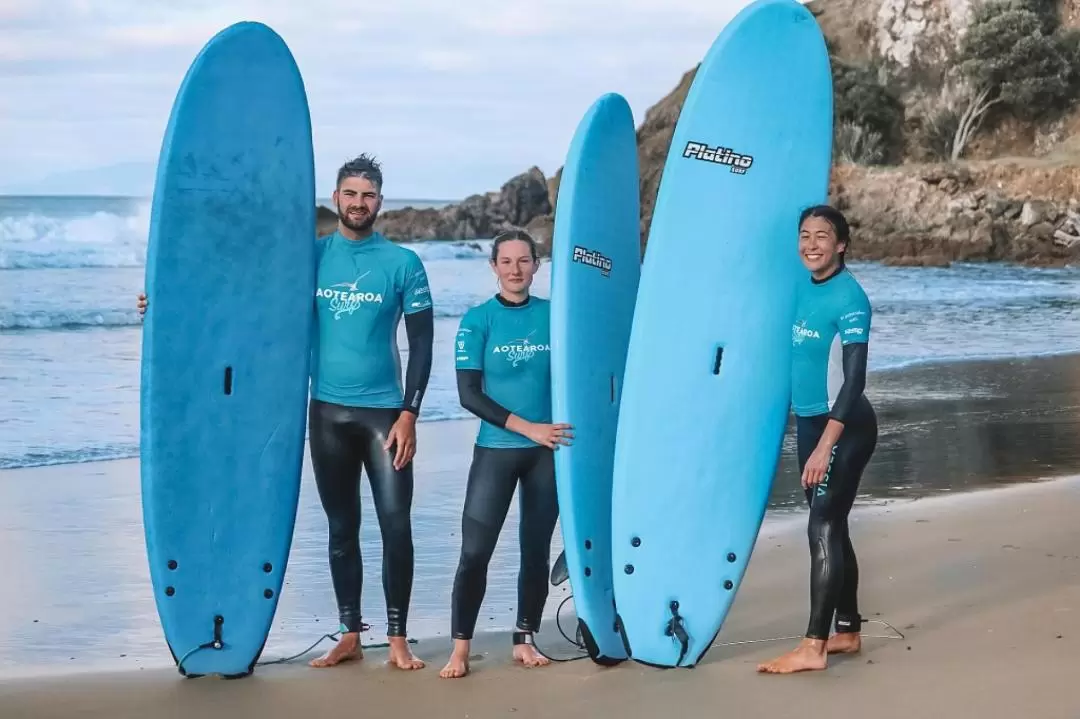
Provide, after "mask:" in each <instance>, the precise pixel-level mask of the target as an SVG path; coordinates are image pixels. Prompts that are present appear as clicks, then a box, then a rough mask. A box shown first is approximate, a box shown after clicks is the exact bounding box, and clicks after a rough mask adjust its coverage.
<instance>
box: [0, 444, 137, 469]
mask: <svg viewBox="0 0 1080 719" xmlns="http://www.w3.org/2000/svg"><path fill="white" fill-rule="evenodd" d="M138 456H139V446H138V445H133V444H125V445H115V446H111V447H86V448H83V449H60V450H56V451H53V452H27V453H25V454H20V455H0V469H21V468H24V467H48V466H52V465H57V464H81V463H83V462H103V461H106V460H111V459H129V458H131V457H138Z"/></svg>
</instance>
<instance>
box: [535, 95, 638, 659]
mask: <svg viewBox="0 0 1080 719" xmlns="http://www.w3.org/2000/svg"><path fill="white" fill-rule="evenodd" d="M639 222H640V215H639V205H638V160H637V139H636V135H635V131H634V116H633V114H632V113H631V111H630V106H629V105H628V104H627V103H626V100H625V99H624V98H623V97H622V96H620V95H617V94H614V93H609V94H606V95H603V96H601V97H600V98H599V99H598V100H596V102H595V103H593V105H592V106H591V107H590V108H589V110H588V111H587V112H586V114H585V116H584V117H583V118H582V120H581V122H580V123H579V125H578V127H577V130H576V132H575V134H574V137H573V140H572V142H571V144H570V150H569V152H568V154H567V158H566V164H565V166H564V167H563V172H562V180H561V182H560V184H559V194H558V198H557V200H556V203H555V228H554V237H553V240H552V250H551V381H552V391H551V396H552V413H553V417H554V418H555V420H556V421H559V422H569V423H570V424H572V425H573V426H574V441H573V444H572V445H570V446H565V447H560V448H559V450H558V451H557V452H555V482H556V485H557V487H558V493H559V517H560V519H559V523H560V525H561V527H562V535H563V546H564V547H565V557H566V568H567V572H568V574H569V579H570V586H571V589H572V591H573V593H574V608H575V610H576V613H577V617H578V626H579V628H580V629H581V636H582V639H583V641H584V643H585V646H586V649H587V651H588V653H589V656H590V657H591V658H592V659H593V661H595V662H597V663H599V664H616V663H618V662H620V661H623V660H625V659H626V650H625V649H624V647H623V643H622V636H621V635H620V634H619V632H618V629H617V627H616V626H615V604H614V594H613V587H612V575H611V476H612V475H611V473H612V459H613V456H614V452H615V427H616V424H617V421H618V414H619V399H620V396H621V394H622V383H623V367H624V365H625V363H626V347H627V343H628V341H629V338H630V323H631V320H632V318H633V312H634V298H635V297H636V295H637V285H638V278H639V276H640V273H641V249H640V248H641V239H640V229H639Z"/></svg>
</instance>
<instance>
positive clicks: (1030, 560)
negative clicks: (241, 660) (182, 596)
mask: <svg viewBox="0 0 1080 719" xmlns="http://www.w3.org/2000/svg"><path fill="white" fill-rule="evenodd" d="M1078 512H1080V477H1071V478H1063V479H1057V480H1054V481H1050V482H1045V483H1034V484H1025V485H1016V486H1013V487H1009V488H1004V489H996V490H989V491H983V492H977V493H970V494H964V495H959V496H955V497H939V498H933V499H927V500H921V501H913V502H905V503H902V504H899V505H897V506H892V507H861V508H859V509H857V510H856V511H855V513H854V515H853V530H852V531H853V534H854V537H855V541H856V543H857V548H858V551H859V553H860V560H861V566H862V577H863V580H862V605H863V607H862V611H863V613H864V614H865V615H866V616H867V617H868V618H870V619H881V620H884V621H887V622H889V623H890V624H891V625H893V626H895V627H896V628H897V629H899V630H900V631H901V632H902V633H903V634H904V638H903V639H896V638H892V639H880V638H868V639H866V640H865V644H864V650H863V652H862V654H861V655H857V656H854V655H853V656H848V657H844V658H842V659H838V660H834V661H833V663H832V665H831V666H830V667H829V669H828V670H827V671H826V672H822V673H814V674H802V675H798V676H764V675H758V674H756V673H755V671H754V666H755V663H756V662H758V661H760V660H762V659H764V658H767V657H769V656H771V655H772V654H773V653H775V652H777V651H779V650H782V649H785V648H787V647H788V646H790V645H791V641H775V642H760V643H750V644H736V645H734V646H721V645H723V644H725V643H729V642H745V641H748V640H755V639H767V638H770V637H781V636H789V635H797V634H799V633H800V632H801V631H802V629H803V628H804V623H805V619H806V617H805V612H806V550H805V546H804V544H805V539H804V537H805V535H804V533H803V528H802V526H800V523H799V522H798V521H797V520H794V519H793V520H792V521H789V522H786V523H783V524H784V525H786V526H780V525H777V526H776V527H773V528H771V529H770V530H769V531H767V532H763V533H762V535H761V537H760V540H759V543H758V547H757V549H756V550H755V556H754V559H753V561H752V563H751V566H750V569H749V572H748V574H747V581H746V583H745V585H744V586H743V588H742V590H741V591H740V594H739V596H738V598H737V600H736V604H735V607H734V610H733V612H732V614H731V617H730V619H729V621H728V623H727V624H726V626H725V628H724V630H723V631H722V632H721V635H720V636H719V637H718V638H717V645H715V646H714V648H713V649H712V650H711V651H710V652H709V653H708V654H707V655H706V658H705V660H704V661H703V662H702V663H701V664H699V665H698V667H696V668H694V669H676V670H663V669H652V668H647V667H643V666H640V665H637V664H634V663H624V664H622V665H620V666H617V667H614V668H609V669H604V668H600V667H597V666H595V665H593V664H592V663H591V662H589V661H588V660H585V661H575V662H567V663H557V664H553V665H551V666H549V667H546V668H544V669H524V668H521V667H518V666H514V665H513V664H512V663H511V662H510V661H508V659H507V646H506V641H505V636H502V637H499V638H498V639H495V638H486V639H485V640H483V641H481V642H478V643H477V653H478V655H480V656H481V657H482V658H480V659H478V660H476V661H474V663H473V674H472V676H470V677H468V678H466V679H463V680H443V679H439V678H438V676H437V672H438V669H439V667H440V666H441V662H442V660H443V659H444V658H445V653H446V650H447V648H448V642H447V641H446V640H431V641H422V642H420V643H419V644H418V645H417V652H418V654H419V655H420V656H421V657H422V658H424V659H425V660H427V661H428V662H429V665H428V667H427V668H426V669H424V670H422V671H419V672H414V673H405V672H401V671H398V670H392V669H390V668H389V667H387V666H385V665H384V663H383V662H384V659H385V654H384V653H383V652H380V651H372V652H369V654H368V657H367V659H366V661H365V662H363V663H360V664H354V665H351V666H342V667H338V668H335V669H333V670H322V671H317V670H313V669H309V668H307V667H306V666H303V665H302V664H299V665H289V666H285V665H282V666H269V667H263V668H260V669H259V670H258V672H257V673H256V674H255V675H254V676H252V677H249V678H247V679H244V680H240V681H231V682H230V681H221V680H216V679H205V680H184V679H182V678H181V677H179V675H177V674H176V672H174V671H171V670H146V671H142V672H119V673H102V674H93V675H83V676H75V677H67V678H39V679H23V680H11V681H6V682H3V683H0V716H3V717H5V719H22V718H23V717H28V718H29V717H34V718H35V719H37V718H40V719H45V718H47V717H58V718H59V717H64V718H65V719H69V718H71V717H87V718H95V719H96V718H100V719H117V718H119V717H145V716H154V717H161V718H162V719H164V718H165V717H182V716H183V717H190V716H197V715H198V714H199V713H205V715H206V716H214V717H226V716H229V717H239V716H245V717H246V716H260V717H264V718H266V719H275V718H276V717H282V718H284V717H293V716H322V715H333V714H335V713H337V712H341V711H345V712H348V713H349V714H353V713H358V714H365V715H366V714H368V713H369V712H371V713H375V712H377V713H378V714H379V715H383V714H389V713H394V714H395V715H398V716H407V717H422V716H439V717H470V718H471V719H476V718H479V717H495V716H506V715H511V714H512V715H514V716H518V717H523V718H524V717H551V716H558V717H567V718H568V717H595V716H598V712H602V711H605V710H607V711H610V712H612V713H613V714H615V715H617V716H626V717H655V716H664V715H665V714H671V713H672V712H677V713H678V715H686V714H689V713H691V712H693V713H699V712H705V713H707V714H709V715H717V716H737V717H751V716H791V715H798V716H805V717H829V718H830V719H837V718H839V717H868V716H872V717H911V716H920V717H922V716H927V717H929V716H941V717H968V716H971V717H974V716H978V717H1010V716H1016V715H1023V716H1029V717H1040V719H1051V718H1053V717H1075V716H1077V715H1078V713H1080V686H1077V684H1076V682H1075V678H1074V675H1075V666H1076V664H1075V660H1074V657H1075V652H1076V651H1077V647H1078V646H1080V645H1078V642H1080V582H1078V581H1077V580H1078V574H1077V566H1078V562H1080V556H1078V555H1080V550H1078V547H1080V523H1077V521H1076V517H1077V515H1078ZM864 631H865V632H866V633H867V634H875V635H881V636H888V635H890V634H892V631H891V630H890V629H888V628H886V627H884V626H881V625H878V624H868V625H867V626H866V628H865V630H864ZM553 635H554V633H553V632H552V631H551V630H550V628H549V630H548V631H546V632H543V633H542V634H541V636H540V640H541V641H543V642H545V643H547V644H551V643H554V642H556V638H555V637H557V635H554V636H553Z"/></svg>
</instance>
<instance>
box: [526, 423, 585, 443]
mask: <svg viewBox="0 0 1080 719" xmlns="http://www.w3.org/2000/svg"><path fill="white" fill-rule="evenodd" d="M572 430H573V427H571V426H570V425H568V424H565V423H557V424H538V423H536V422H530V423H529V424H528V426H526V427H525V431H524V432H523V434H524V435H525V436H526V437H528V438H529V439H531V440H532V441H533V442H536V443H537V444H539V445H542V446H544V447H547V448H548V449H558V448H559V445H569V444H570V440H572V439H573V438H574V433H573V431H572Z"/></svg>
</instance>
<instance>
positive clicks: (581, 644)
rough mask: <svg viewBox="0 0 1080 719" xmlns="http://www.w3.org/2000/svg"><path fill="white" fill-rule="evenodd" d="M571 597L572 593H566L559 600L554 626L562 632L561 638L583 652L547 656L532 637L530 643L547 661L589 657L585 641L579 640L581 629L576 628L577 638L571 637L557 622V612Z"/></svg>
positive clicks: (574, 659) (572, 596)
mask: <svg viewBox="0 0 1080 719" xmlns="http://www.w3.org/2000/svg"><path fill="white" fill-rule="evenodd" d="M573 598H574V595H573V594H568V595H567V596H566V597H565V598H564V599H563V600H562V601H561V602H559V606H558V608H556V609H555V627H556V628H557V629H558V630H559V634H562V636H563V639H565V640H566V641H568V642H569V643H571V644H573V645H574V646H575V647H577V648H578V649H580V650H582V651H583V652H584V654H580V655H578V656H576V657H553V656H549V655H548V654H547V653H545V652H544V650H543V649H541V648H540V645H538V644H537V643H536V639H535V638H534V639H533V644H532V645H533V648H535V649H536V651H537V652H539V653H540V656H542V657H544V658H545V659H547V660H549V661H552V662H576V661H577V660H579V659H588V658H589V652H588V650H587V649H586V648H585V642H583V641H582V640H581V630H580V629H578V631H577V633H576V634H577V639H571V638H570V637H569V636H568V635H567V634H566V632H565V631H564V630H563V628H562V624H561V623H560V622H559V614H560V612H562V608H563V607H565V606H566V603H567V602H569V601H570V600H571V599H573Z"/></svg>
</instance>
